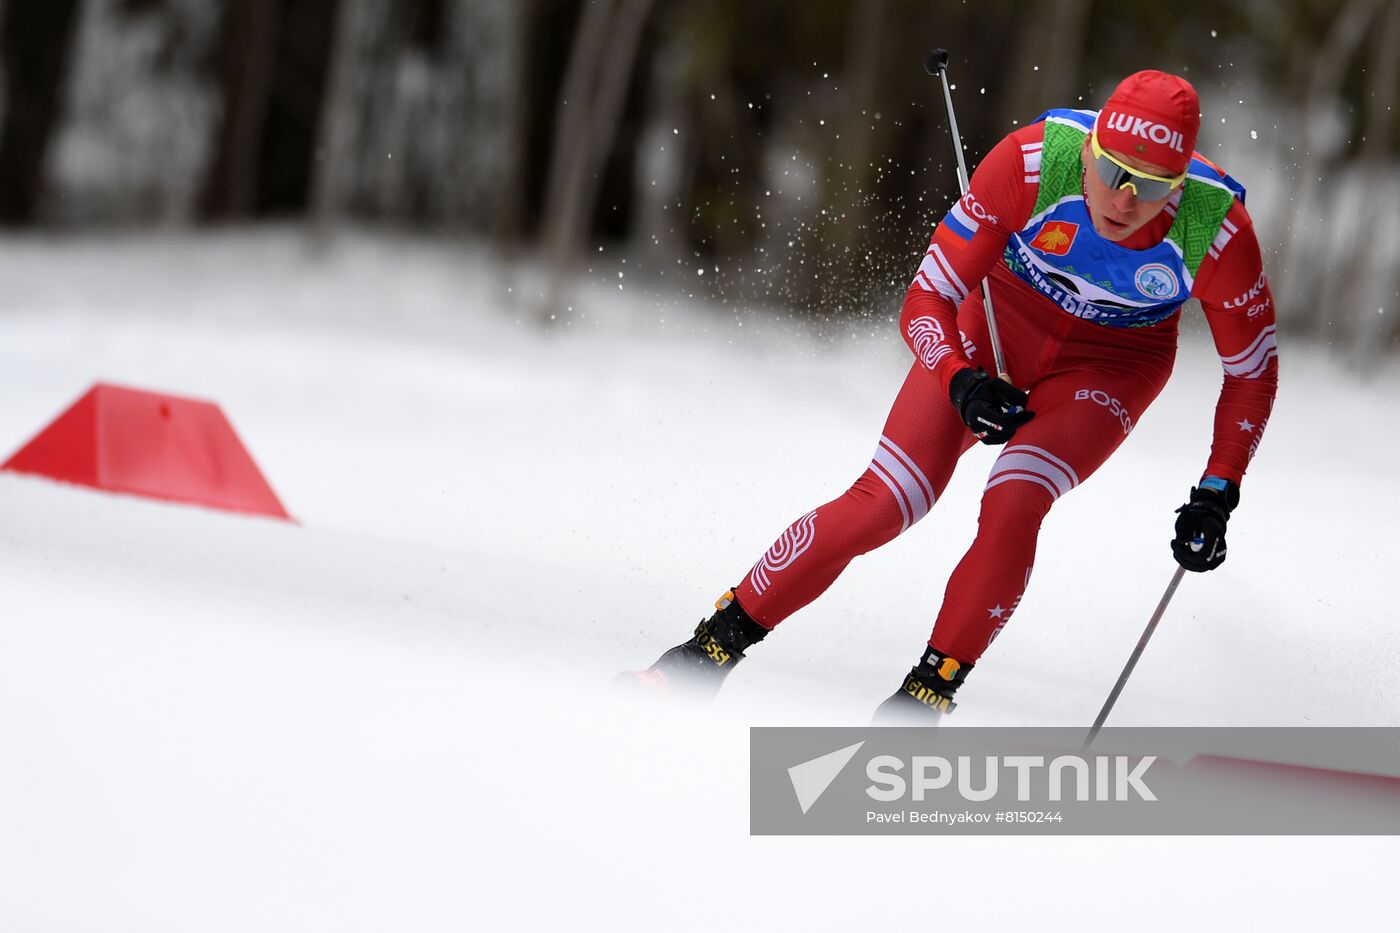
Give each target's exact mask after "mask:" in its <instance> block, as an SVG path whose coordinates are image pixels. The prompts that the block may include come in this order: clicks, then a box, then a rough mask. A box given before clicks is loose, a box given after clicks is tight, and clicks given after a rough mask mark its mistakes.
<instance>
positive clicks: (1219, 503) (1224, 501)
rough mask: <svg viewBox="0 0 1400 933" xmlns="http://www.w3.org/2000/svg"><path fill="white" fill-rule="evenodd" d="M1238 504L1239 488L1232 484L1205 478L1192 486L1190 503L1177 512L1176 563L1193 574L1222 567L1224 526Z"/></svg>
mask: <svg viewBox="0 0 1400 933" xmlns="http://www.w3.org/2000/svg"><path fill="white" fill-rule="evenodd" d="M1239 502H1240V487H1239V485H1238V484H1237V483H1235V482H1234V481H1232V480H1228V479H1221V478H1220V477H1218V476H1207V477H1205V478H1204V479H1202V480H1201V485H1199V486H1193V487H1192V488H1191V501H1190V502H1188V503H1186V504H1185V505H1183V506H1182V507H1181V508H1179V509H1177V510H1176V537H1174V538H1172V556H1173V557H1175V558H1176V562H1177V563H1178V564H1180V565H1181V566H1183V567H1185V568H1186V569H1187V570H1190V571H1193V572H1195V573H1204V572H1205V571H1207V570H1214V569H1215V568H1216V567H1219V566H1220V565H1221V564H1223V563H1225V525H1226V523H1227V522H1228V521H1229V520H1230V513H1231V512H1232V511H1234V508H1235V506H1237V505H1239Z"/></svg>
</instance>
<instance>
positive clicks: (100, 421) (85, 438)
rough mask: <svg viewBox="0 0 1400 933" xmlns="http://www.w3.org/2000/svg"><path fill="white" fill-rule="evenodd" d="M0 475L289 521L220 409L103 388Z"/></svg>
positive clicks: (56, 422)
mask: <svg viewBox="0 0 1400 933" xmlns="http://www.w3.org/2000/svg"><path fill="white" fill-rule="evenodd" d="M0 469H3V470H11V471H13V472H16V473H32V474H36V475H39V476H47V477H49V478H51V479H57V480H63V481H65V482H70V483H78V484H80V485H83V486H91V487H93V488H96V489H105V490H110V491H113V492H128V493H133V494H135V495H138V496H148V497H151V498H154V499H166V500H169V501H173V502H193V503H197V504H199V505H207V506H210V507H212V508H216V509H224V510H226V511H230V512H247V513H252V514H256V515H271V516H274V517H276V518H284V519H289V520H290V519H291V516H290V515H288V514H287V510H286V509H285V508H283V507H282V503H281V502H280V501H278V499H277V495H276V493H274V492H273V491H272V487H271V486H269V485H268V484H267V480H266V479H264V478H263V475H262V472H261V471H259V470H258V467H257V464H255V463H254V462H253V458H252V457H250V456H249V455H248V451H247V450H246V449H245V448H244V447H243V443H242V442H241V441H240V440H239V439H238V435H237V434H236V433H234V430H233V426H232V425H230V424H229V423H228V419H227V418H225V417H224V413H223V412H222V411H220V410H219V406H218V405H215V404H213V403H212V402H201V401H197V400H195V399H188V398H181V397H179V396H173V395H162V394H159V393H155V392H143V391H141V390H139V389H127V388H123V387H120V386H113V385H108V384H106V383H101V382H99V383H98V384H96V385H94V386H93V387H92V388H91V389H89V390H88V392H87V394H86V395H84V396H83V397H82V398H80V399H78V400H77V401H76V402H74V403H73V405H72V406H70V407H69V408H68V410H67V411H65V412H63V414H61V415H59V416H58V417H57V418H55V419H54V420H53V422H52V423H51V424H49V426H48V427H47V428H45V429H44V430H43V431H41V432H39V434H38V435H37V436H36V437H35V438H34V439H33V440H31V441H30V442H29V443H28V444H25V445H24V447H23V448H21V449H20V450H19V452H17V453H16V454H15V455H14V456H12V457H11V458H10V459H9V460H7V461H5V464H4V465H3V466H0Z"/></svg>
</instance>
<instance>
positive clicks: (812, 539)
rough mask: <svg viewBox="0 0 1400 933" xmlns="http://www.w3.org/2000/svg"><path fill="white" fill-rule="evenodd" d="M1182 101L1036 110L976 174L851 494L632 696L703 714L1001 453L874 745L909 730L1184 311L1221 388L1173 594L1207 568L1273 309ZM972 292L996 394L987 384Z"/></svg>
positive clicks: (1225, 514)
mask: <svg viewBox="0 0 1400 933" xmlns="http://www.w3.org/2000/svg"><path fill="white" fill-rule="evenodd" d="M1199 128H1200V112H1199V101H1198V99H1197V96H1196V91H1195V89H1194V88H1192V86H1191V85H1190V84H1189V83H1188V82H1187V81H1185V80H1184V79H1183V78H1180V77H1177V76H1175V75H1170V74H1165V73H1163V72H1160V71H1140V72H1138V73H1136V74H1134V75H1131V76H1130V77H1128V78H1127V79H1125V80H1124V81H1123V82H1122V83H1121V84H1119V85H1118V87H1117V88H1116V89H1115V90H1114V91H1113V93H1112V95H1110V97H1109V98H1108V101H1107V102H1106V103H1105V104H1104V107H1103V109H1102V110H1100V111H1098V112H1095V111H1092V110H1050V111H1048V112H1046V113H1045V114H1043V115H1042V116H1041V117H1040V118H1038V119H1037V120H1036V121H1035V122H1034V123H1032V124H1031V125H1029V126H1026V127H1024V128H1023V129H1019V130H1017V131H1015V132H1014V133H1012V134H1011V135H1009V136H1007V137H1006V138H1004V139H1003V140H1002V141H1001V142H1000V143H998V144H997V145H996V147H995V148H993V149H992V151H991V152H989V153H988V154H987V156H986V158H985V159H983V161H982V163H981V165H979V166H978V168H977V171H976V173H975V174H974V175H973V176H972V179H971V183H970V185H969V188H968V192H967V194H965V195H964V196H963V197H962V198H961V199H959V200H958V201H957V202H956V203H955V204H954V205H953V208H952V210H950V211H949V212H948V213H947V215H946V216H945V217H944V218H943V220H942V222H941V223H940V224H938V226H937V228H936V229H935V230H934V233H933V238H932V242H931V243H930V245H929V248H928V252H927V254H926V255H925V256H924V259H923V262H922V263H921V264H920V266H919V270H918V274H917V275H916V276H915V278H914V281H913V282H912V283H911V285H910V286H909V290H908V292H907V294H906V295H905V298H904V305H903V309H902V312H901V314H900V330H901V333H902V334H903V336H904V339H905V341H906V342H907V343H908V344H909V347H910V349H911V350H913V352H914V356H915V358H916V359H915V362H914V365H913V367H912V368H911V369H910V371H909V375H908V377H907V378H906V379H905V381H904V385H903V387H902V388H901V389H900V391H899V395H898V396H897V397H896V398H895V401H894V406H893V408H892V409H891V411H890V414H889V418H888V420H887V421H886V422H885V427H884V430H883V432H882V433H881V436H880V440H879V444H878V446H877V447H876V449H875V455H874V458H873V460H872V461H871V463H870V466H869V468H868V469H866V471H865V472H864V473H863V474H861V476H860V478H859V479H857V480H856V481H855V483H854V485H852V486H851V488H850V489H848V490H847V491H846V492H845V493H844V494H842V495H841V496H840V497H838V498H836V499H834V500H833V501H831V502H828V503H826V504H825V505H822V506H819V507H817V508H816V509H813V510H812V511H810V512H807V513H806V514H805V515H803V516H802V517H801V518H799V519H797V521H795V522H793V523H792V525H791V526H789V527H788V528H787V530H785V531H784V532H783V533H782V535H780V536H779V538H778V540H777V541H776V542H775V543H774V544H773V546H772V547H770V548H769V549H768V551H767V552H766V553H765V554H764V555H763V556H762V557H760V558H759V560H758V562H757V563H755V564H754V565H753V568H752V569H751V570H750V571H749V572H748V574H747V575H746V576H745V577H744V578H743V581H742V582H741V583H740V584H739V585H738V586H737V587H735V588H733V589H732V590H730V591H728V592H726V593H725V594H724V595H723V596H722V597H721V598H720V600H719V601H718V602H717V603H716V608H717V610H718V611H717V612H715V614H714V615H713V616H712V617H711V618H709V619H707V620H706V621H704V622H701V623H700V625H699V627H698V628H696V630H695V634H694V637H692V638H691V639H690V640H689V641H687V642H685V643H684V644H682V645H679V646H677V647H675V648H672V649H671V650H669V651H667V652H666V653H665V654H663V655H662V656H661V657H660V659H659V660H657V662H656V663H655V664H653V665H652V666H651V667H650V668H649V669H648V670H646V671H642V672H638V673H635V674H631V675H625V676H628V677H634V678H636V679H637V681H639V682H640V683H642V684H647V685H650V686H655V687H660V688H666V689H671V690H683V691H685V692H689V693H698V694H700V695H706V696H707V695H711V694H713V693H714V692H715V691H717V690H718V689H719V686H720V683H721V682H722V681H723V679H724V677H725V676H726V675H727V674H728V673H729V671H730V670H731V669H733V667H734V666H735V665H736V664H737V663H738V662H739V661H740V660H742V659H743V658H744V656H745V652H747V651H748V650H749V649H750V648H751V647H752V646H753V645H754V644H756V643H757V642H759V641H761V640H762V639H763V638H764V637H766V636H767V635H768V633H769V632H771V631H772V630H773V628H774V627H775V626H777V625H778V623H780V622H782V621H783V620H784V619H786V618H787V617H788V616H790V615H792V614H793V613H794V612H796V611H797V610H798V609H801V608H802V607H803V606H805V605H807V604H808V603H809V602H811V601H812V600H814V599H816V598H817V597H818V596H820V595H821V594H822V593H823V592H824V591H825V590H826V588H827V587H829V586H830V585H831V584H832V582H833V581H834V580H835V579H836V577H837V576H838V575H839V574H840V573H841V571H842V570H843V569H845V567H846V565H847V564H848V563H850V561H851V559H852V558H854V557H855V556H857V555H859V554H864V553H866V552H867V551H871V550H873V549H875V548H877V547H880V546H881V545H882V544H885V543H887V542H888V541H890V540H892V539H893V538H894V537H895V536H897V535H899V534H900V533H901V532H903V531H906V530H907V529H908V528H910V527H911V526H912V525H913V524H914V523H915V522H917V521H918V520H919V519H921V518H923V517H924V516H925V515H927V514H928V512H929V510H930V509H931V508H933V505H934V503H935V502H936V501H937V500H938V497H939V496H940V495H941V494H942V493H943V489H944V487H945V486H946V485H947V483H948V480H949V478H950V476H951V475H952V472H953V467H954V465H955V464H956V463H957V460H958V458H959V457H960V456H961V455H962V454H963V453H964V452H966V451H967V450H968V449H969V448H970V447H971V446H972V445H973V444H974V443H976V442H977V441H979V440H980V441H981V442H982V443H984V444H1003V445H1005V447H1004V448H1003V450H1002V453H1001V455H1000V456H999V457H998V458H997V460H996V462H995V464H994V465H993V467H992V470H991V475H990V476H989V477H988V481H987V486H986V489H985V490H984V492H983V494H982V508H981V516H980V519H979V525H978V531H977V537H976V539H975V540H974V541H973V542H972V546H971V548H969V549H968V551H967V553H966V555H965V556H964V557H963V559H962V561H961V562H960V563H959V564H958V566H957V569H956V570H954V571H953V575H952V578H951V579H950V580H949V581H948V587H947V591H946V593H945V595H944V598H943V603H942V606H941V608H940V610H939V612H938V616H937V619H936V621H935V622H934V626H933V633H932V634H931V635H930V637H929V640H928V646H927V649H926V650H925V651H924V653H923V657H922V658H920V659H919V662H918V664H916V665H915V666H914V668H913V669H912V670H911V671H910V672H909V674H908V676H906V677H905V678H904V682H903V684H902V685H901V686H900V688H899V690H898V691H897V692H896V693H895V694H894V695H893V696H892V697H890V698H889V699H888V700H886V701H885V702H884V704H883V705H882V706H881V707H880V710H879V711H878V712H877V716H876V721H877V722H881V721H900V720H907V718H908V717H909V715H910V714H911V713H912V714H915V715H919V714H924V715H926V716H927V718H928V719H929V721H934V720H936V719H937V718H938V717H939V716H940V715H941V714H944V713H947V712H949V711H951V710H952V709H953V706H954V703H953V695H954V693H955V692H956V691H957V689H958V687H959V686H961V684H962V682H963V680H964V679H966V677H967V675H968V673H969V672H970V671H971V670H972V668H973V665H975V664H976V663H977V662H978V660H979V659H980V658H981V657H982V653H983V652H984V651H986V649H987V646H988V645H989V644H990V643H991V641H992V639H994V638H995V637H996V635H997V633H998V632H1000V631H1001V629H1002V627H1003V626H1005V625H1006V623H1007V622H1008V621H1009V620H1010V618H1011V615H1012V613H1013V612H1014V611H1015V610H1016V608H1017V607H1018V606H1019V605H1020V604H1021V600H1022V597H1023V595H1024V593H1025V589H1026V586H1027V584H1028V582H1029V580H1030V577H1031V567H1032V565H1033V563H1034V560H1035V546H1036V538H1037V535H1038V534H1039V531H1040V525H1041V522H1042V520H1043V519H1044V518H1045V515H1046V513H1047V512H1048V511H1049V510H1050V507H1051V506H1052V505H1054V504H1055V501H1056V500H1057V499H1059V498H1060V497H1061V496H1063V495H1064V494H1065V493H1068V492H1069V491H1070V490H1072V489H1073V488H1074V487H1076V486H1078V485H1079V484H1080V483H1082V482H1084V481H1085V480H1086V479H1088V478H1089V477H1090V476H1091V475H1092V474H1093V472H1094V471H1095V470H1097V469H1098V468H1099V466H1100V465H1102V464H1103V462H1104V461H1105V460H1107V459H1108V457H1109V455H1110V454H1112V453H1113V451H1114V450H1116V449H1117V448H1118V445H1119V444H1121V443H1122V442H1123V440H1124V439H1125V438H1126V437H1127V436H1128V434H1129V433H1130V432H1131V431H1132V429H1133V426H1134V425H1135V424H1136V423H1137V422H1138V421H1139V420H1140V419H1141V418H1142V415H1143V413H1144V412H1145V411H1146V410H1147V407H1148V406H1149V405H1151V404H1152V400H1153V399H1154V398H1156V397H1157V393H1158V392H1160V391H1161V390H1162V387H1163V385H1165V383H1166V381H1167V377H1168V376H1169V375H1170V374H1171V370H1172V363H1173V359H1174V357H1175V355H1176V344H1177V327H1178V322H1179V320H1180V316H1181V315H1180V310H1181V307H1182V305H1183V304H1184V303H1185V302H1186V300H1187V299H1188V298H1191V297H1194V298H1197V299H1198V300H1199V301H1200V304H1201V308H1202V310H1203V311H1204V312H1205V317H1206V321H1207V323H1208V324H1209V325H1210V329H1211V333H1212V334H1213V336H1214V339H1215V346H1216V349H1217V350H1218V351H1219V353H1220V360H1221V362H1222V364H1223V365H1224V369H1225V377H1224V384H1223V386H1222V387H1221V390H1220V398H1219V401H1218V402H1217V404H1216V408H1215V427H1214V440H1213V443H1212V445H1211V451H1210V458H1209V460H1208V461H1207V463H1206V468H1205V472H1204V474H1203V475H1202V478H1201V479H1200V481H1199V482H1198V483H1197V485H1196V486H1194V487H1192V489H1191V492H1190V496H1189V501H1188V502H1187V503H1186V504H1185V505H1183V506H1182V507H1181V508H1180V509H1178V510H1177V517H1176V522H1175V531H1174V535H1173V537H1172V540H1171V550H1172V553H1173V555H1174V556H1175V557H1176V560H1177V562H1178V563H1180V564H1181V565H1182V566H1183V567H1185V568H1186V569H1188V570H1193V571H1206V570H1213V569H1215V568H1216V567H1218V566H1220V564H1221V562H1222V561H1224V560H1225V529H1226V524H1227V522H1228V520H1229V517H1230V513H1231V511H1232V510H1233V509H1234V508H1235V506H1236V505H1237V504H1238V502H1239V498H1240V487H1239V484H1240V481H1241V479H1242V478H1243V476H1244V472H1245V467H1246V466H1247V464H1248V463H1249V461H1250V459H1251V458H1252V457H1253V455H1254V452H1255V450H1256V448H1257V447H1258V444H1259V439H1260V436H1261V435H1262V434H1263V431H1264V427H1265V425H1266V424H1267V423H1268V419H1269V413H1270V410H1271V408H1272V407H1273V401H1274V394H1275V390H1276V388H1277V385H1278V363H1277V355H1278V351H1277V348H1276V344H1275V340H1274V307H1273V300H1272V297H1271V295H1270V292H1269V286H1268V282H1267V280H1266V279H1265V276H1264V270H1263V264H1262V260H1261V258H1260V255H1259V244H1258V241H1257V240H1256V239H1255V235H1254V229H1253V226H1252V223H1251V221H1250V218H1249V214H1248V213H1247V212H1246V211H1245V206H1244V197H1245V193H1244V189H1243V188H1242V187H1241V186H1240V184H1239V183H1238V182H1236V181H1235V180H1234V179H1233V178H1231V177H1230V176H1229V175H1226V174H1225V173H1224V172H1223V171H1222V170H1221V169H1220V168H1218V167H1217V166H1216V165H1214V164H1213V163H1211V162H1210V161H1209V160H1207V159H1205V158H1204V157H1202V156H1201V155H1199V154H1198V153H1196V152H1195V145H1196V134H1197V131H1198V130H1199ZM984 279H985V281H986V285H987V287H988V288H989V289H990V291H991V295H992V305H993V308H994V309H995V312H996V316H997V329H998V331H999V332H1000V336H1001V338H1002V340H1003V341H1004V342H1005V343H1004V352H1005V357H1006V362H1007V370H1008V372H1009V374H1010V376H1011V378H1012V379H1014V382H1010V381H1006V380H1003V379H999V378H997V377H996V376H995V375H992V374H989V373H988V370H989V369H992V368H993V362H992V353H991V349H990V346H989V342H988V337H987V323H986V317H985V315H984V312H983V306H982V297H981V294H980V290H979V287H978V286H979V285H980V284H981V283H982V282H983V280H984Z"/></svg>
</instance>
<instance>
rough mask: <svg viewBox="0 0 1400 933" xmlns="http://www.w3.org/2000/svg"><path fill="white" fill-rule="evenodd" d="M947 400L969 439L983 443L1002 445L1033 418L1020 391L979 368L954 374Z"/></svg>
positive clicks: (949, 385) (1023, 394) (1027, 398)
mask: <svg viewBox="0 0 1400 933" xmlns="http://www.w3.org/2000/svg"><path fill="white" fill-rule="evenodd" d="M948 398H949V400H950V401H951V402H952V403H953V407H954V408H956V409H957V410H958V416H959V417H960V418H962V420H963V424H965V425H967V426H968V427H969V428H971V429H972V436H973V437H975V438H977V439H978V440H979V441H981V442H982V443H984V444H1005V443H1006V442H1007V441H1009V440H1011V435H1013V434H1015V433H1016V429H1017V428H1020V427H1022V426H1024V425H1025V424H1026V422H1028V421H1030V420H1031V419H1032V418H1034V417H1035V412H1033V411H1027V410H1026V402H1027V401H1028V400H1029V396H1027V395H1026V393H1025V392H1024V391H1023V390H1021V389H1018V388H1016V387H1015V386H1014V385H1012V384H1011V383H1009V382H1007V381H1006V380H1005V379H999V378H996V377H994V376H991V375H989V374H988V373H987V371H986V370H985V369H981V368H980V367H979V368H977V369H972V368H971V367H969V368H967V369H961V370H959V371H958V372H956V373H954V374H953V379H952V381H951V382H950V383H949V384H948Z"/></svg>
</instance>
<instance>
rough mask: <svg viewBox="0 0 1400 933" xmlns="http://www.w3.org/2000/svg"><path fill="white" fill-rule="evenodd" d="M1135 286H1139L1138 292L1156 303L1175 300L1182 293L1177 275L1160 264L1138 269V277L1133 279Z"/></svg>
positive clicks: (1150, 264) (1155, 263)
mask: <svg viewBox="0 0 1400 933" xmlns="http://www.w3.org/2000/svg"><path fill="white" fill-rule="evenodd" d="M1133 284H1135V285H1137V289H1138V291H1140V292H1142V293H1143V294H1144V295H1146V296H1147V297H1148V298H1151V299H1153V300H1155V301H1167V300H1168V299H1171V298H1175V297H1176V296H1177V293H1178V292H1180V291H1181V283H1180V282H1179V281H1177V278H1176V273H1175V272H1173V271H1172V270H1171V268H1170V267H1168V266H1165V265H1163V264H1162V263H1160V262H1153V263H1148V264H1147V265H1145V266H1143V267H1142V268H1141V269H1138V271H1137V275H1136V276H1134V277H1133Z"/></svg>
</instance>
